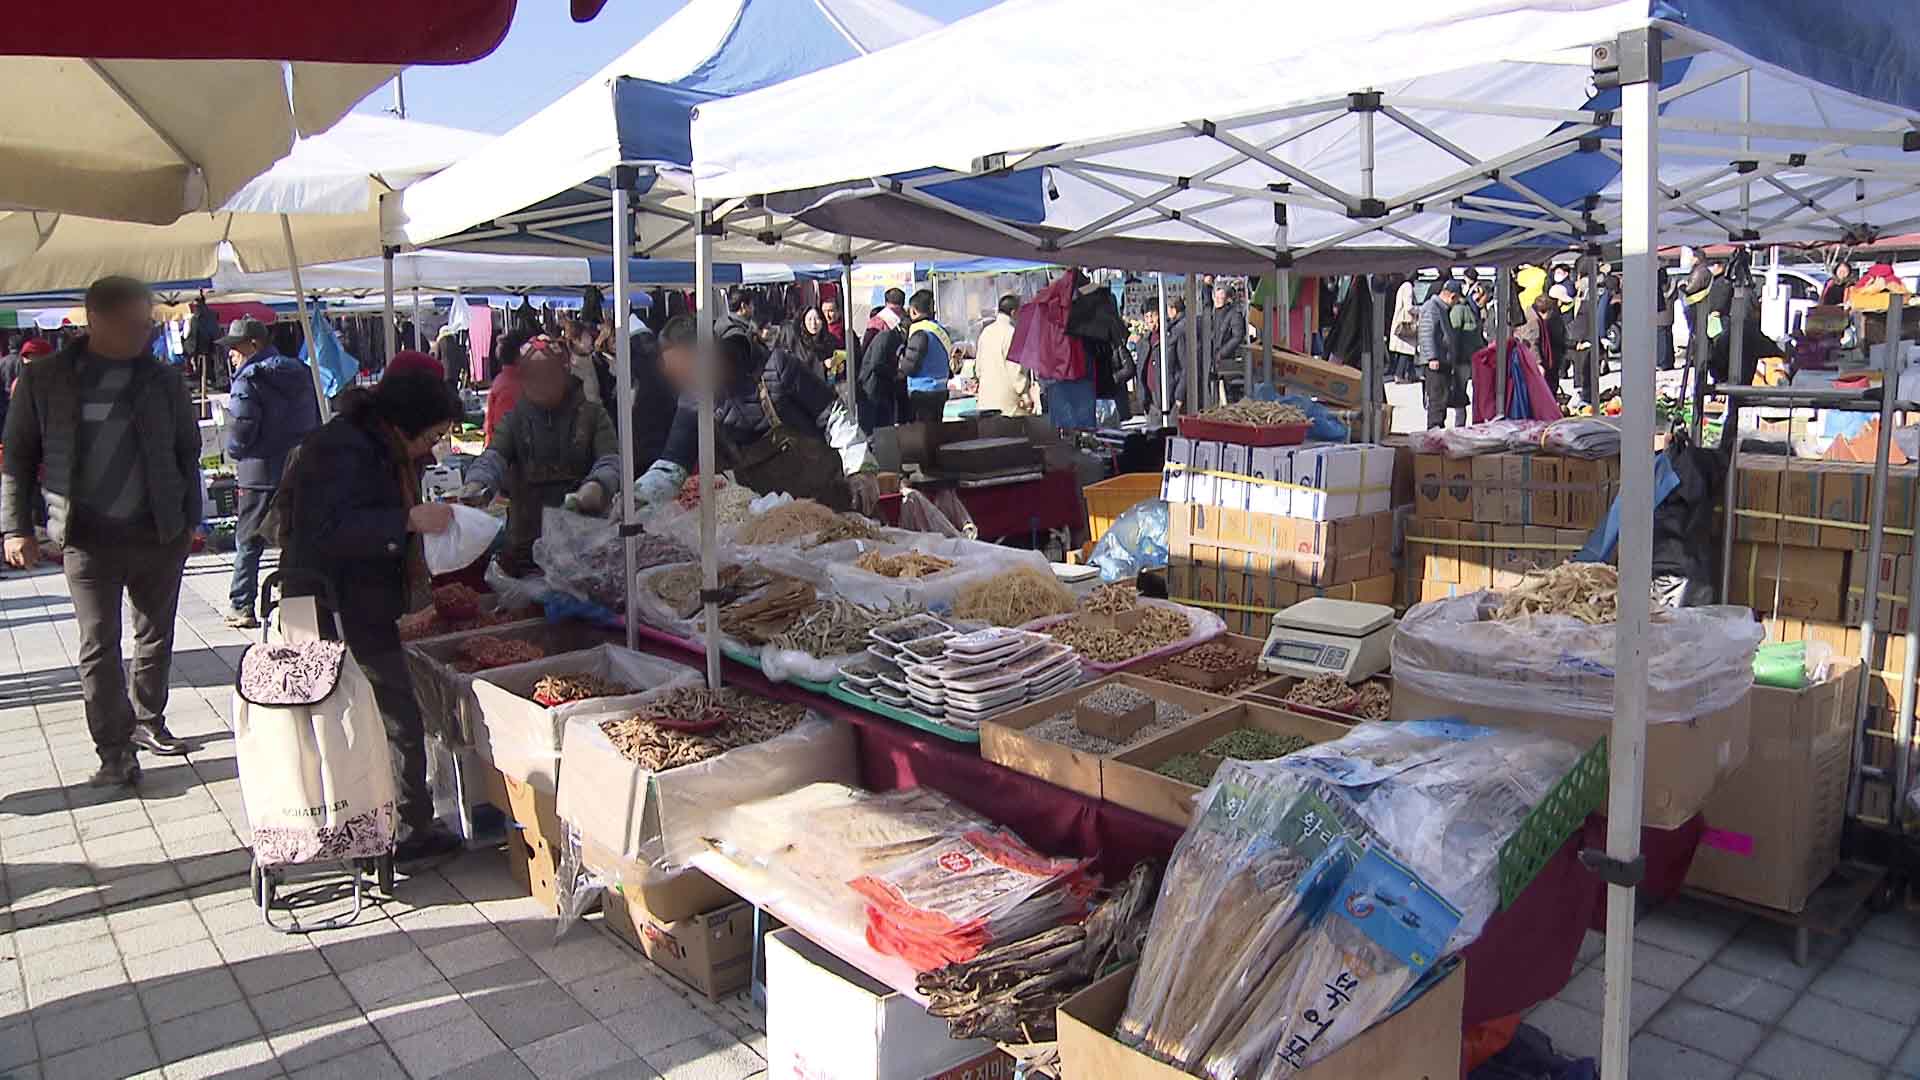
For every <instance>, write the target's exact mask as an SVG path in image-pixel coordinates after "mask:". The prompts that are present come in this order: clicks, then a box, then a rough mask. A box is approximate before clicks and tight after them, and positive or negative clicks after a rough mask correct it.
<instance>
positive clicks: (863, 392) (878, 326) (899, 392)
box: [859, 289, 907, 432]
mask: <svg viewBox="0 0 1920 1080" xmlns="http://www.w3.org/2000/svg"><path fill="white" fill-rule="evenodd" d="M886 301H887V302H886V304H885V305H884V306H883V307H881V308H880V310H878V311H876V312H874V313H873V317H872V318H870V319H869V320H867V340H866V344H865V345H864V346H863V347H862V349H861V353H860V372H859V379H860V415H859V421H860V430H862V431H867V432H873V431H878V430H879V429H881V428H883V427H892V426H893V425H895V424H897V423H899V422H900V408H899V399H900V398H901V397H902V396H903V394H904V390H905V387H904V384H903V383H902V381H901V379H900V354H901V353H903V352H905V351H906V348H907V309H906V305H907V294H906V293H905V292H903V291H901V290H899V289H888V290H887V295H886Z"/></svg>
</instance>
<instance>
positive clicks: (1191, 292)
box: [1185, 270, 1207, 412]
mask: <svg viewBox="0 0 1920 1080" xmlns="http://www.w3.org/2000/svg"><path fill="white" fill-rule="evenodd" d="M1185 288H1186V295H1187V408H1189V409H1192V410H1193V411H1194V412H1204V411H1206V407H1207V404H1206V402H1204V401H1202V400H1200V277H1199V275H1198V274H1195V273H1194V272H1193V271H1192V270H1189V271H1187V280H1186V285H1185Z"/></svg>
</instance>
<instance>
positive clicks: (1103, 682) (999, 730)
mask: <svg viewBox="0 0 1920 1080" xmlns="http://www.w3.org/2000/svg"><path fill="white" fill-rule="evenodd" d="M1114 683H1117V684H1119V685H1121V686H1131V687H1133V688H1134V689H1136V690H1139V691H1141V692H1143V693H1145V694H1148V695H1150V696H1152V697H1154V698H1157V699H1159V700H1161V701H1171V702H1173V703H1175V704H1177V705H1179V706H1181V707H1182V708H1185V709H1186V710H1187V713H1188V714H1189V717H1190V718H1197V717H1200V716H1205V715H1207V714H1209V713H1215V712H1219V711H1220V710H1222V709H1225V708H1229V707H1231V706H1232V705H1233V699H1232V698H1225V697H1221V696H1220V695H1218V694H1208V693H1203V692H1201V691H1199V690H1189V689H1187V688H1186V687H1184V686H1174V685H1173V684H1171V683H1163V682H1155V681H1153V680H1152V679H1144V678H1141V677H1140V676H1138V675H1131V674H1128V673H1126V672H1120V673H1119V674H1115V675H1109V676H1107V677H1106V678H1104V679H1096V680H1094V681H1093V682H1090V683H1084V684H1082V685H1080V686H1076V687H1074V688H1073V689H1071V690H1063V691H1061V692H1060V693H1058V694H1055V695H1053V696H1052V697H1049V698H1043V699H1041V700H1039V701H1036V702H1032V703H1029V704H1026V705H1022V706H1020V707H1019V708H1017V709H1013V710H1011V711H1009V712H1005V713H1002V714H1000V715H999V716H996V717H994V718H993V719H991V720H987V721H985V722H983V723H982V724H981V725H980V756H981V757H983V758H985V759H987V760H988V761H991V762H993V763H994V764H996V765H1004V766H1006V767H1007V768H1009V769H1012V770H1013V771H1014V772H1017V773H1024V774H1026V775H1027V776H1033V777H1038V778H1039V779H1041V780H1045V781H1046V782H1047V783H1049V784H1052V785H1054V786H1055V787H1063V788H1066V789H1067V790H1068V791H1077V792H1079V793H1080V794H1082V795H1091V796H1093V797H1094V798H1096V799H1098V798H1100V797H1101V794H1100V793H1101V779H1100V763H1101V760H1102V759H1103V758H1104V757H1107V756H1109V755H1107V754H1093V753H1084V752H1082V751H1079V750H1075V749H1073V748H1071V747H1068V746H1065V745H1063V744H1061V743H1057V742H1053V741H1051V740H1048V739H1037V738H1034V737H1033V736H1031V735H1028V734H1027V733H1026V731H1027V729H1028V728H1030V727H1032V726H1033V725H1035V724H1038V723H1040V722H1041V721H1042V720H1046V719H1048V718H1050V717H1052V716H1055V715H1057V714H1059V713H1067V714H1069V715H1071V714H1072V713H1073V711H1074V706H1075V705H1076V704H1077V703H1078V702H1079V700H1080V699H1081V698H1083V697H1086V696H1087V695H1088V694H1091V693H1093V692H1094V691H1095V690H1098V689H1100V688H1101V687H1103V686H1107V685H1109V684H1114ZM1121 749H1124V747H1122V746H1116V747H1114V751H1116V752H1117V751H1119V750H1121Z"/></svg>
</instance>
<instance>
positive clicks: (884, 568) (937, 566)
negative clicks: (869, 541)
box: [853, 551, 957, 581]
mask: <svg viewBox="0 0 1920 1080" xmlns="http://www.w3.org/2000/svg"><path fill="white" fill-rule="evenodd" d="M853 565H855V566H857V567H859V568H860V569H862V570H865V571H866V572H868V573H870V574H879V575H880V576H881V577H888V578H906V579H908V580H910V581H911V580H918V579H920V578H923V577H927V576H928V575H930V574H938V573H941V572H943V571H947V570H951V569H953V568H954V566H955V565H957V564H956V563H955V562H954V561H953V560H952V559H943V558H941V557H940V556H938V555H929V554H927V553H926V552H924V551H902V552H900V553H898V554H895V555H888V554H885V553H883V552H879V551H869V552H867V553H866V554H864V555H862V556H860V557H859V558H857V559H855V560H853Z"/></svg>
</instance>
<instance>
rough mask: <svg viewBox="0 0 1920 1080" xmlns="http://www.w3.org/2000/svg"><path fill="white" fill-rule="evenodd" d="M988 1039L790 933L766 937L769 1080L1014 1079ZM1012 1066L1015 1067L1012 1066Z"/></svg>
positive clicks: (783, 932)
mask: <svg viewBox="0 0 1920 1080" xmlns="http://www.w3.org/2000/svg"><path fill="white" fill-rule="evenodd" d="M1004 1060H1005V1059H1004V1056H1003V1055H1002V1054H1001V1051H1000V1050H999V1048H998V1047H996V1046H995V1045H994V1044H993V1043H992V1042H989V1041H986V1040H983V1039H969V1040H960V1039H955V1038H953V1037H952V1036H950V1035H948V1034H947V1022H946V1021H944V1020H941V1019H938V1018H936V1017H933V1016H929V1015H928V1014H927V1010H926V1009H924V1008H922V1007H921V1006H920V1005H919V1003H917V1002H915V1001H914V1000H913V999H912V998H909V997H907V996H906V995H905V994H901V993H898V992H897V991H894V990H893V989H891V988H889V987H888V986H886V985H885V984H883V983H881V982H878V981H877V980H875V979H873V978H870V977H869V976H867V975H865V974H863V973H862V972H860V971H858V970H856V969H854V968H853V967H852V966H851V965H849V964H847V963H846V962H845V961H843V960H841V959H840V958H838V957H836V956H834V955H833V954H832V953H829V952H827V951H826V950H825V949H822V948H821V947H819V946H818V945H815V944H814V943H813V942H811V941H808V940H807V939H806V938H804V937H802V936H800V935H799V934H798V933H795V932H794V931H793V930H792V929H786V930H777V931H775V932H774V933H772V934H769V935H768V936H767V1074H766V1075H767V1077H768V1080H828V1078H831V1080H930V1078H936V1077H938V1078H942V1080H949V1078H958V1077H963V1076H981V1077H993V1076H1004V1075H1010V1074H1011V1069H1010V1068H1009V1069H1008V1070H1007V1072H1004V1073H1003V1072H1000V1071H997V1068H996V1063H997V1062H1002V1061H1004ZM1008 1064H1010V1063H1008Z"/></svg>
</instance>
